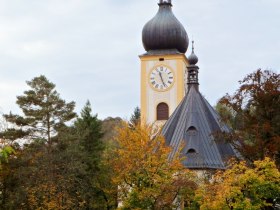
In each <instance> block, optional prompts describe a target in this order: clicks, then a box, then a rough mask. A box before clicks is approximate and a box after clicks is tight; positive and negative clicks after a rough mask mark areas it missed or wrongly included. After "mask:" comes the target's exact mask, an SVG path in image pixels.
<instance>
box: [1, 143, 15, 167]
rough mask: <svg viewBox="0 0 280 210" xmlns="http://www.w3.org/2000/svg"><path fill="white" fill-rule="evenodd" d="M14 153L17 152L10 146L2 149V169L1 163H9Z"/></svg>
mask: <svg viewBox="0 0 280 210" xmlns="http://www.w3.org/2000/svg"><path fill="white" fill-rule="evenodd" d="M14 153H15V150H14V149H13V148H12V147H10V146H5V147H4V148H2V149H0V167H1V163H2V162H7V161H8V157H9V155H11V154H14Z"/></svg>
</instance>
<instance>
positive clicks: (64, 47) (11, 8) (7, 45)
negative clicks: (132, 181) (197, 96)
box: [0, 0, 280, 118]
mask: <svg viewBox="0 0 280 210" xmlns="http://www.w3.org/2000/svg"><path fill="white" fill-rule="evenodd" d="M157 2H158V1H157V0H152V1H151V0H99V1H97V0H24V1H23V0H0V73H1V75H0V111H2V112H4V113H8V112H9V111H13V112H16V113H17V112H19V109H18V107H17V105H16V104H15V101H16V96H18V95H22V93H23V91H24V90H27V89H28V87H27V85H26V83H25V81H27V80H31V79H32V78H33V77H35V76H39V75H41V74H43V75H45V76H46V77H47V78H48V79H49V80H50V81H51V82H53V83H55V84H56V86H57V88H56V89H57V91H58V92H59V93H60V94H61V97H62V98H63V99H66V101H68V102H69V101H71V100H73V101H75V102H76V103H77V107H76V111H77V112H80V110H81V108H82V107H83V106H84V104H85V102H86V100H87V99H89V100H90V101H91V103H92V107H93V111H94V113H98V115H99V117H100V118H105V117H108V116H112V117H116V116H119V117H123V118H129V117H130V115H131V113H132V112H133V109H134V107H136V106H139V105H140V62H139V58H138V55H140V54H143V53H144V49H143V47H142V41H141V31H142V28H143V26H144V24H145V23H146V22H147V21H148V20H150V19H151V18H152V17H153V16H154V15H155V14H156V12H157V9H158V6H157ZM173 5H174V6H173V12H174V13H175V15H176V17H177V18H178V19H179V20H180V22H181V23H182V24H183V25H184V26H185V28H186V30H187V33H188V35H189V37H190V38H192V37H194V39H195V42H196V44H195V47H196V49H195V51H196V54H197V56H198V57H199V63H198V65H199V67H200V74H199V78H200V90H201V92H202V94H203V95H204V96H205V97H206V98H207V99H208V100H209V102H210V104H212V105H214V104H215V103H216V102H217V100H218V99H219V98H220V97H222V96H223V95H225V94H226V93H227V92H229V93H233V91H234V90H236V88H237V87H238V80H241V79H242V78H243V77H244V76H245V75H246V74H248V73H251V72H253V71H254V70H256V69H257V68H268V69H271V70H274V71H276V72H279V69H280V56H279V50H280V41H279V39H280V1H279V0H234V1H232V0H173ZM189 54H190V47H189V50H188V52H187V55H189Z"/></svg>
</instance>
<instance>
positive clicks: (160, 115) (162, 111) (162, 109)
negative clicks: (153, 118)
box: [157, 103, 169, 120]
mask: <svg viewBox="0 0 280 210" xmlns="http://www.w3.org/2000/svg"><path fill="white" fill-rule="evenodd" d="M168 118H169V107H168V105H167V104H166V103H160V104H158V106H157V120H168Z"/></svg>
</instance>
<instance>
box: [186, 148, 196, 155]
mask: <svg viewBox="0 0 280 210" xmlns="http://www.w3.org/2000/svg"><path fill="white" fill-rule="evenodd" d="M196 153H197V152H196V151H195V149H189V150H188V152H187V154H196Z"/></svg>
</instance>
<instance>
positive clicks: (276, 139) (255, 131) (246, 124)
mask: <svg viewBox="0 0 280 210" xmlns="http://www.w3.org/2000/svg"><path fill="white" fill-rule="evenodd" d="M240 84H241V86H240V87H239V89H238V90H237V91H236V92H235V93H234V94H233V95H232V96H231V95H229V94H227V95H226V96H224V97H223V98H222V99H221V100H220V102H219V103H221V104H222V105H223V106H225V107H226V108H227V110H228V111H229V112H230V113H231V115H232V116H231V118H232V119H233V122H234V123H232V127H233V132H232V133H230V134H225V135H224V138H225V139H227V140H229V141H230V142H231V143H232V144H233V145H235V147H236V149H238V151H239V152H240V153H241V155H242V156H243V157H244V158H246V159H247V160H250V161H251V162H253V161H254V160H260V159H263V158H264V157H265V156H269V157H271V158H275V159H276V163H277V165H278V166H279V164H280V109H279V104H280V75H279V74H277V73H274V72H272V71H267V70H265V71H262V70H260V69H259V70H257V71H256V72H254V73H251V74H249V75H247V76H246V77H245V78H244V79H243V80H242V81H240Z"/></svg>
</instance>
